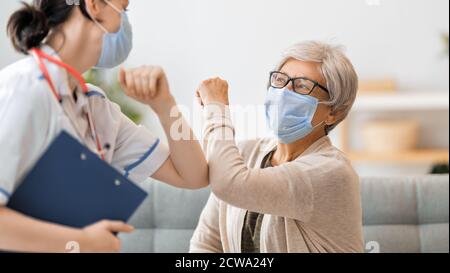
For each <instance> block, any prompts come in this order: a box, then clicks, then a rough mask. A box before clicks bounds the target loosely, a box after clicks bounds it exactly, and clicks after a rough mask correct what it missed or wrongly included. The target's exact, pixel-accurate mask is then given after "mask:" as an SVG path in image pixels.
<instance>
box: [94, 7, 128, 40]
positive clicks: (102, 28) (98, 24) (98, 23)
mask: <svg viewBox="0 0 450 273" xmlns="http://www.w3.org/2000/svg"><path fill="white" fill-rule="evenodd" d="M104 1H105V3H106V4H107V5H108V6H110V7H111V8H112V9H113V10H115V11H116V12H117V13H119V14H122V12H123V11H121V10H120V9H118V8H117V7H116V6H114V4H113V3H111V1H109V0H104ZM89 16H90V17H91V19H92V21H93V22H94V23H95V24H96V25H97V26H98V27H99V28H100V29H101V30H102V31H103V32H104V33H105V34H108V33H109V31H108V30H107V29H106V28H105V27H104V26H103V25H102V24H100V22H99V21H98V20H97V19H95V18H94V16H92V15H89Z"/></svg>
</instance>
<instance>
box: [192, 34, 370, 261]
mask: <svg viewBox="0 0 450 273" xmlns="http://www.w3.org/2000/svg"><path fill="white" fill-rule="evenodd" d="M357 83H358V77H357V75H356V73H355V70H354V68H353V66H352V64H351V62H350V61H349V60H348V59H347V57H346V56H345V55H344V54H343V53H342V51H341V50H340V48H339V47H335V46H331V45H328V44H324V43H320V42H313V41H310V42H303V43H300V44H297V45H294V46H293V47H291V48H289V49H288V50H287V51H286V53H285V55H284V58H283V60H282V61H281V63H280V65H279V66H278V68H277V69H276V71H274V72H272V73H271V74H270V86H269V90H268V92H267V98H266V103H265V106H266V118H267V121H268V124H269V126H270V128H271V129H272V130H273V132H274V135H275V136H276V137H277V138H276V139H258V140H254V141H247V142H244V143H241V144H240V145H238V146H236V144H235V141H234V138H233V134H234V127H233V124H232V122H231V120H230V114H229V110H228V108H227V105H228V104H229V102H228V85H227V83H226V82H225V81H222V80H220V79H212V80H207V81H205V82H203V83H202V85H201V86H200V87H199V89H198V91H197V96H198V97H199V98H200V100H201V102H202V104H203V105H204V106H205V109H204V111H205V117H206V129H205V132H204V138H205V147H204V148H205V152H206V155H207V159H208V161H209V167H210V183H211V187H212V191H213V194H211V196H210V198H209V200H208V203H207V205H206V207H205V208H204V210H203V212H202V214H201V217H200V221H199V224H198V227H197V229H196V231H195V233H194V235H193V238H192V240H191V249H190V250H191V252H243V253H263V252H311V253H317V252H363V250H364V246H363V236H362V219H361V218H362V217H361V202H360V192H359V179H358V176H357V174H356V173H355V171H354V170H353V168H352V166H351V163H350V161H349V160H348V159H347V158H346V156H345V155H344V154H343V153H342V152H341V151H339V150H338V149H337V148H335V147H334V146H333V145H332V143H331V141H330V139H329V137H328V136H327V135H328V133H329V132H330V131H331V130H333V129H334V128H335V127H336V126H337V125H338V124H339V123H340V122H341V121H342V120H344V119H345V118H346V116H347V114H348V113H349V111H350V109H351V107H352V105H353V102H354V100H355V97H356V93H357V86H358V84H357Z"/></svg>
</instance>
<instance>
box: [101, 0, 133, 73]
mask: <svg viewBox="0 0 450 273" xmlns="http://www.w3.org/2000/svg"><path fill="white" fill-rule="evenodd" d="M105 2H106V3H107V4H108V5H109V6H110V7H111V8H113V9H114V10H115V11H117V12H118V13H119V14H120V16H121V22H120V29H119V31H118V32H116V33H109V32H108V30H107V29H106V28H105V27H104V26H102V25H101V24H100V23H99V22H98V21H97V20H95V19H94V18H93V21H94V22H95V23H96V24H97V26H98V27H99V28H100V29H102V30H103V32H105V34H104V35H103V45H102V53H101V56H100V59H99V60H98V63H97V65H96V66H95V67H96V68H113V67H116V66H118V65H120V64H121V63H123V62H124V61H125V60H126V59H127V58H128V55H130V52H131V49H132V47H133V31H132V28H131V24H130V22H129V20H128V15H127V14H126V12H125V11H121V10H120V9H118V8H117V7H116V6H114V5H113V4H112V3H111V2H110V1H109V0H106V1H105Z"/></svg>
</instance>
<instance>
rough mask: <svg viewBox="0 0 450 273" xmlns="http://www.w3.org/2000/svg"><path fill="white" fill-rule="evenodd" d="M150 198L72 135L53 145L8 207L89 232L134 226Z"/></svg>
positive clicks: (64, 135) (65, 134)
mask: <svg viewBox="0 0 450 273" xmlns="http://www.w3.org/2000/svg"><path fill="white" fill-rule="evenodd" d="M146 197H147V193H146V192H145V191H144V190H142V189H141V188H139V187H138V186H137V185H135V184H134V183H133V182H131V181H130V180H128V179H127V178H125V177H124V176H123V175H122V174H120V173H119V172H118V171H117V170H116V169H114V168H113V167H111V166H110V165H109V164H107V163H106V162H104V161H103V160H101V159H100V158H99V157H98V156H97V155H96V154H94V153H92V152H91V151H90V150H89V149H87V148H86V147H85V146H84V145H82V144H81V143H80V142H78V141H77V140H76V139H75V138H73V137H72V136H70V135H69V134H68V133H66V132H64V131H63V132H62V133H61V134H60V135H59V136H58V137H57V138H56V139H55V140H54V141H53V143H52V144H51V145H50V147H49V148H48V149H47V151H46V152H45V153H44V155H43V156H42V157H41V159H40V160H39V161H38V163H37V164H36V165H35V166H34V168H33V169H32V170H31V171H30V172H29V173H28V175H27V176H26V177H25V179H24V180H23V182H22V183H21V184H20V186H19V187H18V188H17V189H16V190H15V191H14V193H13V194H12V196H11V198H10V200H9V202H8V204H7V207H8V208H10V209H13V210H15V211H18V212H20V213H23V214H25V215H27V216H30V217H33V218H35V219H39V220H43V221H47V222H51V223H55V224H60V225H64V226H70V227H75V228H83V227H86V226H88V225H91V224H93V223H95V222H98V221H100V220H118V221H123V222H128V220H129V219H130V217H131V216H132V215H133V213H134V212H135V211H136V210H137V208H138V207H139V206H140V205H141V204H142V202H143V201H144V199H145V198H146Z"/></svg>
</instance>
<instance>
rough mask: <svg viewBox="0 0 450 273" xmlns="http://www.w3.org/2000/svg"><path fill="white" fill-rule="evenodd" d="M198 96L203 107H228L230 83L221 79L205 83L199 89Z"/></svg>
mask: <svg viewBox="0 0 450 273" xmlns="http://www.w3.org/2000/svg"><path fill="white" fill-rule="evenodd" d="M196 96H197V98H198V99H199V102H200V104H201V105H208V104H211V103H223V104H225V105H228V104H229V100H228V83H227V81H225V80H222V79H220V78H214V79H209V80H206V81H203V82H202V83H201V84H200V86H199V87H198V89H197V92H196Z"/></svg>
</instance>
